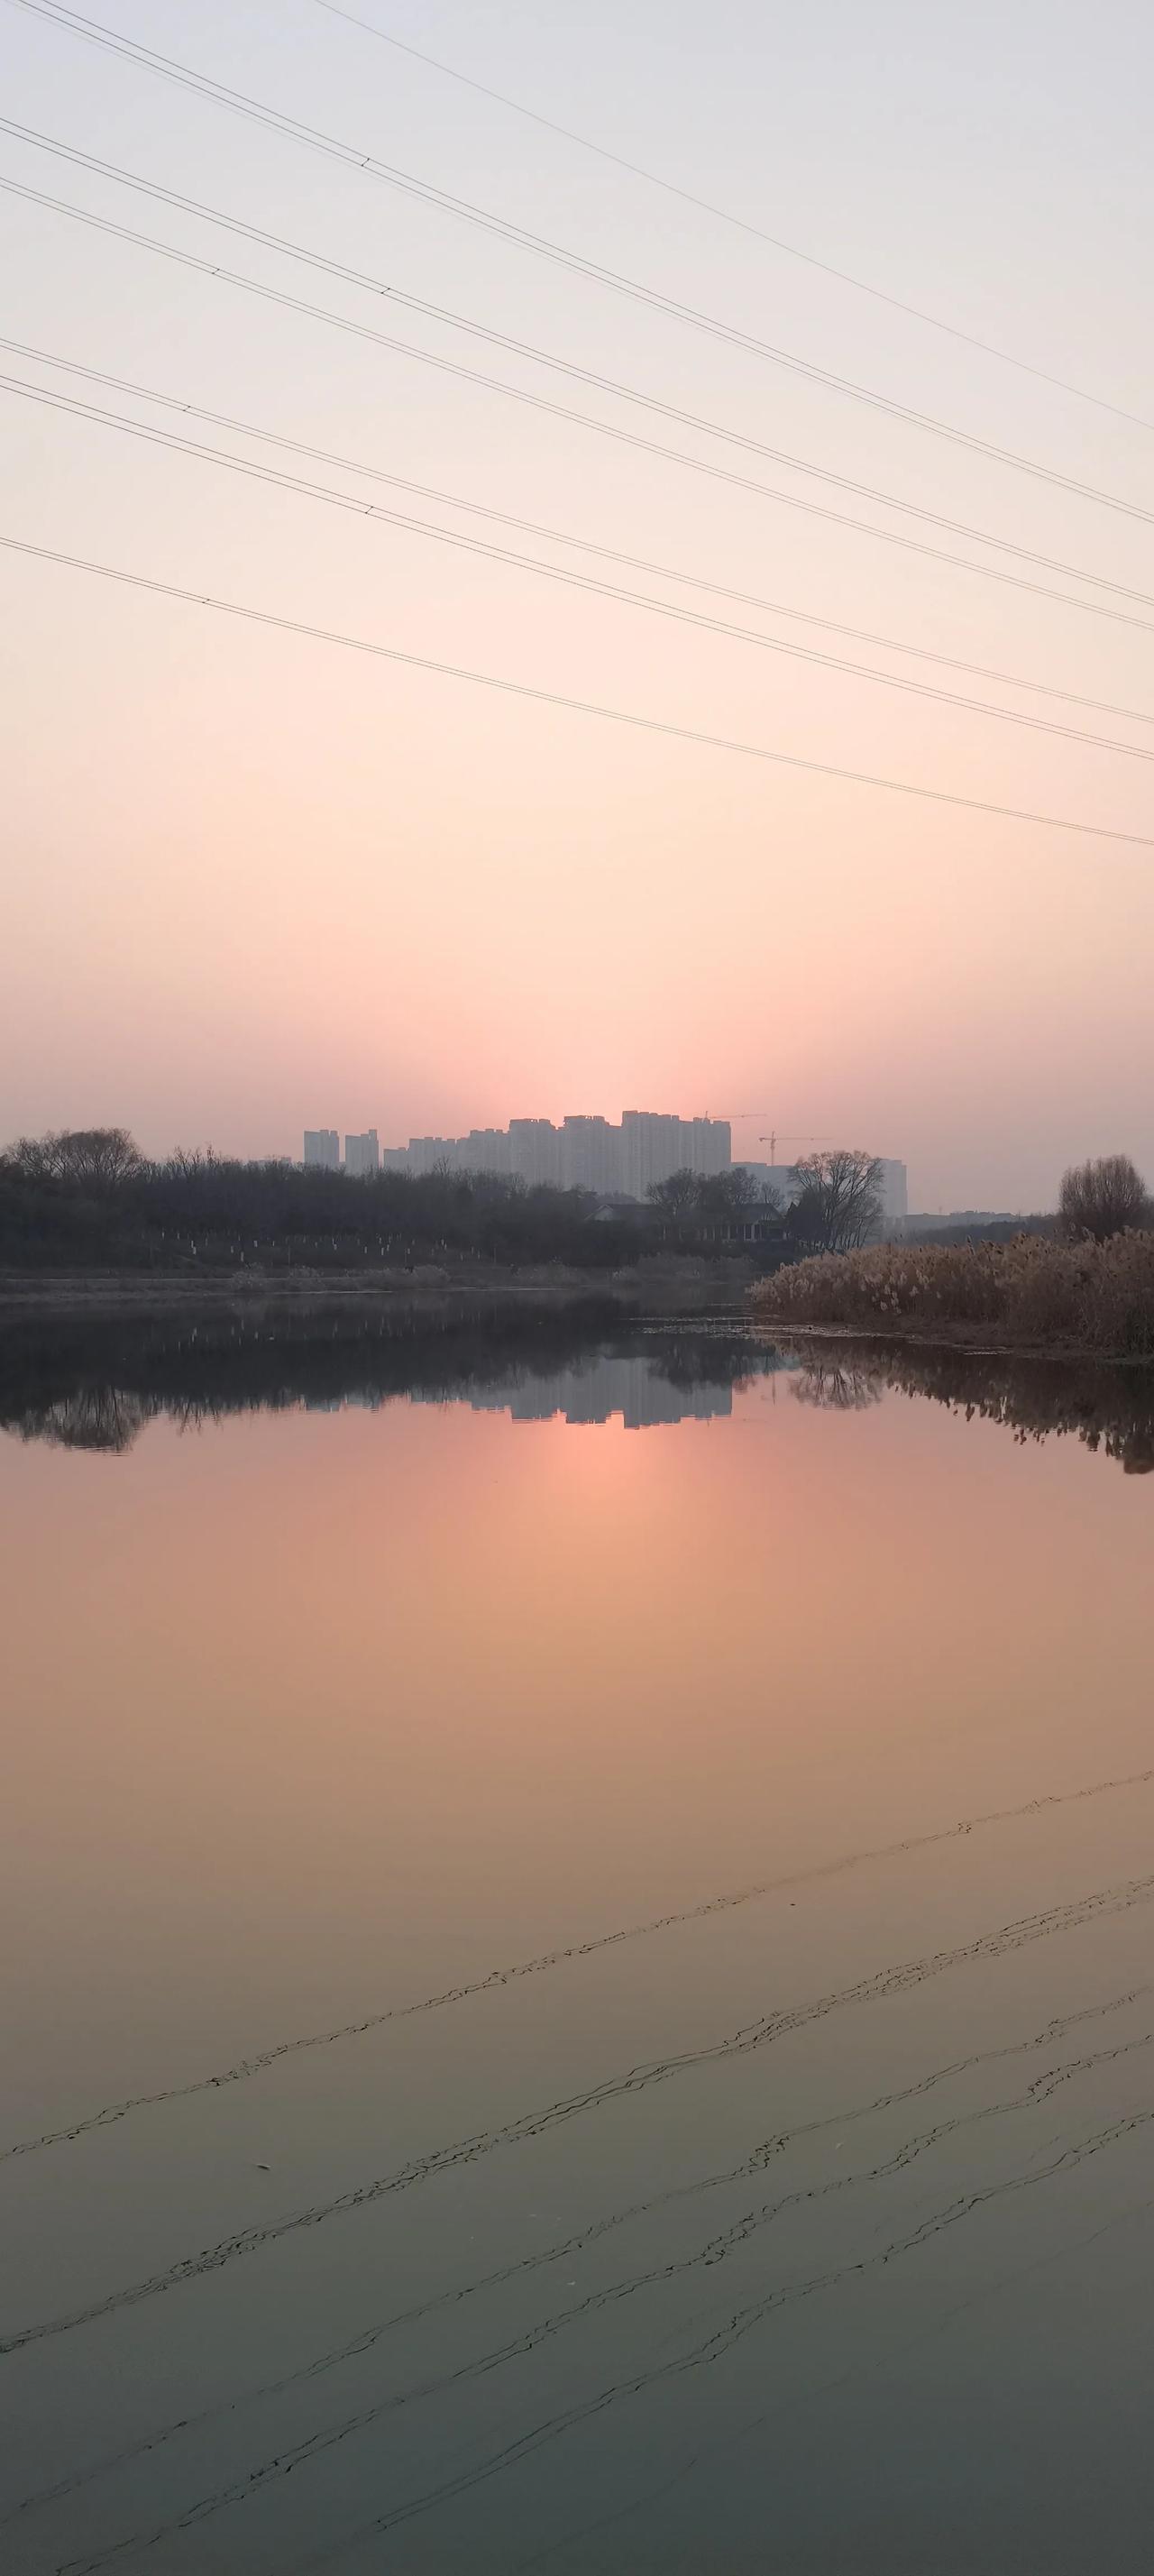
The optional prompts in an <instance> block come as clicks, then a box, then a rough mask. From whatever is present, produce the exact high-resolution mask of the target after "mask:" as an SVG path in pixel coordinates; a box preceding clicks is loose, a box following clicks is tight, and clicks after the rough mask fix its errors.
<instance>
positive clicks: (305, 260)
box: [0, 116, 1154, 587]
mask: <svg viewBox="0 0 1154 2576" xmlns="http://www.w3.org/2000/svg"><path fill="white" fill-rule="evenodd" d="M0 134H11V135H13V136H14V137H15V139H16V140H17V142H20V143H28V144H31V145H32V147H33V149H34V150H35V151H37V152H45V153H48V154H50V155H51V157H52V159H53V160H57V161H67V162H71V163H72V164H73V166H74V167H75V168H77V169H81V170H91V171H94V172H95V173H96V175H97V177H98V178H101V179H111V180H113V181H114V182H115V184H116V186H117V187H120V188H128V189H130V190H131V191H132V192H133V194H134V195H136V196H141V197H151V198H152V199H154V201H155V202H156V203H157V204H159V205H164V206H175V208H176V209H177V212H178V213H180V214H184V215H193V216H194V217H195V218H196V220H197V222H198V223H205V224H212V225H215V226H216V227H217V229H218V230H219V231H221V232H228V233H235V234H236V235H237V236H238V238H239V239H240V240H242V241H251V242H256V243H258V244H259V246H260V248H261V249H262V250H271V251H273V252H275V253H276V255H277V256H278V257H279V258H281V259H289V260H293V261H294V262H296V264H297V265H298V266H300V267H303V268H316V269H320V270H321V272H322V273H323V274H324V275H325V276H327V277H339V278H341V279H342V280H344V282H345V283H346V284H347V285H349V286H356V287H361V288H363V289H364V291H365V292H366V293H367V294H370V295H376V296H381V297H384V298H385V299H386V300H387V302H389V303H390V304H398V305H400V306H402V308H403V309H404V310H405V311H406V312H410V313H421V314H424V315H425V316H426V318H427V319H428V320H430V321H433V322H443V323H445V324H447V326H448V328H449V329H450V330H452V331H462V332H464V333H465V334H466V336H467V337H468V338H470V339H474V340H483V341H485V342H486V343H487V345H488V346H489V347H490V348H497V349H507V350H508V351H509V352H510V353H511V355H512V356H514V357H518V358H528V359H530V360H531V362H532V363H533V365H534V366H538V367H545V368H547V369H548V370H549V371H550V373H551V374H554V375H562V376H569V377H572V378H573V379H574V380H575V381H576V382H577V383H578V384H583V385H590V386H592V388H593V389H594V391H595V392H598V393H607V394H612V395H613V396H614V398H615V399H616V400H618V401H621V402H629V403H634V404H636V405H637V407H638V409H640V410H644V411H652V412H656V413H658V414H659V415H660V416H661V418H662V419H665V420H673V421H676V422H678V423H679V425H680V426H681V427H682V428H683V429H693V430H697V431H699V432H701V433H702V435H704V436H705V437H707V438H717V439H721V440H722V441H723V442H724V444H725V445H726V446H729V447H740V448H743V449H745V450H746V451H747V452H748V453H749V454H751V455H754V456H765V457H768V459H769V460H770V462H771V463H772V464H774V465H784V466H786V467H788V469H789V471H790V473H791V474H805V475H808V476H809V477H810V478H811V479H812V480H813V481H814V482H818V483H828V484H830V485H831V486H832V487H833V488H834V489H835V490H837V491H839V492H852V493H854V494H855V495H856V497H857V498H858V499H860V500H865V501H876V502H878V503H879V505H880V506H881V508H883V509H886V510H899V511H901V513H902V515H903V516H904V517H905V518H909V519H919V520H922V521H923V522H925V523H926V524H927V525H928V526H930V527H935V528H945V529H947V530H948V531H949V532H950V534H951V535H953V536H961V537H968V538H970V539H971V540H972V541H973V542H974V543H976V544H978V545H983V546H992V547H994V548H996V549H997V550H998V551H1000V552H1001V553H1004V554H1013V555H1023V556H1025V557H1026V559H1027V560H1028V561H1030V562H1033V563H1041V564H1044V565H1046V566H1047V567H1048V568H1049V570H1051V571H1058V572H1065V573H1073V574H1074V575H1075V577H1076V578H1077V579H1078V580H1080V581H1093V582H1097V581H1099V579H1100V576H1099V575H1098V574H1097V573H1092V572H1090V573H1087V572H1082V571H1080V570H1078V568H1077V567H1076V566H1074V565H1071V564H1066V563H1061V562H1056V561H1055V560H1054V558H1053V557H1051V556H1048V555H1035V554H1031V553H1030V552H1029V550H1028V549H1027V548H1025V547H1022V546H1016V545H1014V544H1013V543H1012V542H1011V540H1010V539H1009V538H1007V537H997V536H992V535H990V534H989V533H988V531H987V530H986V529H984V528H975V527H972V526H970V524H969V522H968V521H967V520H965V519H952V518H947V517H946V516H945V515H944V514H943V513H942V512H941V511H940V510H927V509H925V508H924V507H923V506H922V505H921V504H920V503H919V502H916V501H907V500H903V499H902V497H901V495H900V494H898V493H893V492H886V491H883V490H882V489H881V488H880V487H879V486H878V485H876V484H873V483H860V482H858V481H856V480H855V479H854V478H853V477H852V476H851V475H848V474H836V473H834V472H832V471H831V470H830V468H829V467H827V466H821V465H815V464H813V462H812V461H811V459H810V458H808V457H805V456H795V455H794V454H793V452H792V450H790V449H789V448H784V447H771V446H770V445H769V444H768V442H767V441H766V440H765V439H763V438H754V437H753V436H752V434H751V433H750V432H749V431H748V430H742V429H731V428H729V427H727V426H726V424H725V423H724V422H721V421H715V420H710V419H708V418H706V417H705V416H704V415H703V414H702V413H700V412H692V411H686V410H684V409H683V407H682V406H681V405H680V404H677V403H671V402H666V401H665V400H664V398H663V396H661V395H660V394H652V393H647V392H645V391H644V389H643V388H640V387H638V386H636V385H629V384H624V383H623V382H622V381H621V379H620V378H619V377H617V376H606V375H602V374H601V373H600V372H599V371H598V370H597V369H596V368H593V367H583V366H581V365H580V364H579V363H578V361H577V360H576V359H573V358H561V357H558V356H556V354H555V353H554V352H553V351H552V350H549V349H543V348H541V347H540V345H539V343H538V342H536V341H533V340H520V339H517V338H516V337H515V336H514V334H513V333H511V332H508V331H498V330H496V329H495V328H494V326H493V325H492V324H491V323H487V322H478V321H477V320H475V318H474V317H473V316H472V315H471V314H468V313H458V312H455V311H454V310H453V309H452V307H451V306H449V305H445V304H434V303H432V302H431V301H430V300H429V298H428V297H427V296H424V295H413V294H411V293H410V292H409V290H408V289H407V288H405V287H401V286H395V285H393V284H392V282H391V281H390V280H389V279H387V278H382V277H374V276H373V275H372V274H371V272H370V271H368V270H366V269H360V268H352V267H350V265H349V264H348V262H347V261H346V260H339V259H333V258H331V257H330V256H329V255H328V253H327V252H324V251H317V250H312V249H310V248H309V247H308V245H307V244H305V243H302V242H294V241H290V240H289V239H288V238H287V237H286V235H285V234H283V233H274V232H270V231H268V229H267V228H266V227H265V226H264V225H261V224H250V223H246V222H245V220H244V217H243V216H241V215H229V214H225V213H224V212H223V211H222V209H221V208H220V207H219V206H210V205H207V204H206V203H205V201H204V199H203V198H200V197H186V196H184V195H182V194H181V192H180V191H179V190H178V189H176V188H166V187H164V186H163V185H162V184H161V182H160V181H159V180H156V179H143V178H141V176H140V174H139V172H138V171H135V170H126V169H124V168H123V167H122V165H121V164H120V163H119V162H116V161H103V160H100V159H98V157H97V156H96V154H95V153H92V152H82V151H80V150H78V149H77V147H76V146H75V145H73V144H69V143H61V142H59V141H58V139H57V138H56V136H55V135H51V134H43V133H41V132H40V131H39V130H38V128H37V127H35V126H31V125H18V124H17V123H16V121H15V119H14V118H12V117H8V116H0ZM1041 470H1043V469H1039V471H1041ZM1117 506H1118V507H1119V508H1120V509H1122V510H1124V511H1125V513H1126V515H1127V516H1128V517H1130V518H1134V519H1139V520H1141V521H1142V522H1143V523H1144V524H1145V525H1146V526H1148V527H1154V510H1148V509H1144V508H1143V507H1142V506H1141V505H1140V504H1139V503H1138V502H1136V501H1135V502H1120V503H1119V504H1118V505H1117ZM1103 586H1104V587H1111V586H1112V585H1110V584H1104V585H1103Z"/></svg>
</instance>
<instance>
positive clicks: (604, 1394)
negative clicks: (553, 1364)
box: [468, 1356, 733, 1431]
mask: <svg viewBox="0 0 1154 2576" xmlns="http://www.w3.org/2000/svg"><path fill="white" fill-rule="evenodd" d="M468 1402H469V1403H470V1404H471V1405H472V1407H473V1410H474V1412H484V1413H508V1414H509V1416H510V1418H511V1420H512V1421H514V1422H551V1421H554V1420H555V1419H556V1417H557V1415H558V1414H562V1415H563V1416H564V1419H565V1421H566V1422H571V1423H583V1422H589V1423H592V1422H609V1421H611V1420H612V1419H613V1417H614V1415H620V1418H621V1420H622V1422H623V1423H624V1425H625V1429H626V1430H627V1431H648V1430H651V1429H654V1428H655V1427H656V1426H657V1425H658V1424H659V1423H666V1422H711V1421H713V1420H715V1419H717V1418H718V1417H720V1416H723V1415H726V1414H730V1413H732V1411H733V1388H732V1386H731V1385H725V1386H690V1387H680V1386H674V1385H673V1383H672V1381H671V1380H670V1379H669V1378H668V1377H666V1376H665V1375H664V1374H663V1372H662V1371H661V1369H660V1368H659V1367H658V1366H657V1365H656V1363H655V1362H654V1361H653V1360H651V1359H646V1358H643V1357H640V1356H629V1357H626V1358H605V1359H599V1360H598V1361H597V1362H596V1365H595V1366H594V1367H593V1368H567V1369H556V1370H553V1371H551V1372H550V1374H549V1375H548V1376H547V1377H533V1378H531V1379H529V1380H528V1381H527V1382H522V1383H518V1384H514V1385H512V1386H509V1385H506V1386H494V1387H484V1388H481V1387H478V1388H476V1389H470V1390H469V1392H468Z"/></svg>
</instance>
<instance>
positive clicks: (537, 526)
mask: <svg viewBox="0 0 1154 2576" xmlns="http://www.w3.org/2000/svg"><path fill="white" fill-rule="evenodd" d="M0 350H7V352H8V353H9V355H10V356H13V357H18V358H30V359H32V360H33V362H34V363H35V364H36V365H37V366H42V367H54V368H56V369H57V370H59V371H60V372H61V373H63V374H65V375H69V376H77V377H80V378H82V379H83V380H84V381H85V382H86V383H87V384H95V385H103V386H104V387H105V388H106V389H108V390H109V391H111V392H114V393H122V394H131V395H132V396H133V397H134V399H135V400H136V401H138V402H148V403H156V404H158V405H159V406H160V407H161V408H162V409H163V410H166V411H175V412H179V413H180V414H181V416H182V418H185V419H189V420H200V421H206V422H207V423H208V424H209V425H210V426H211V427H213V428H215V429H230V430H234V431H235V432H236V433H237V434H238V435H239V436H240V437H243V438H255V439H259V440H260V441H261V442H262V444H263V445H265V446H268V447H277V448H282V449H284V450H286V451H287V452H288V453H289V454H290V455H293V456H304V457H308V458H309V459H310V460H311V461H312V462H313V463H314V464H320V465H332V466H335V467H336V468H337V470H338V471H339V472H340V473H343V474H360V475H364V476H366V477H368V478H369V479H370V480H371V481H372V482H374V483H385V484H388V485H389V486H390V487H391V488H392V489H393V490H395V491H401V492H412V493H414V494H416V496H417V497H418V499H420V500H423V501H436V502H438V503H440V505H441V507H442V508H444V509H450V510H464V511H465V512H466V513H467V514H468V515H469V516H470V517H473V518H478V519H485V520H490V521H493V522H494V523H495V524H496V525H497V526H499V527H503V528H514V529H516V530H517V531H518V532H519V533H520V534H521V535H524V536H532V537H543V538H544V539H545V540H546V542H547V543H548V544H550V545H555V546H570V547H573V548H575V549H576V550H577V551H578V552H579V553H581V554H588V555H595V556H597V557H598V558H599V560H600V561H601V562H603V563H612V564H622V565H624V566H625V567H626V568H627V569H628V570H629V571H631V572H643V573H649V574H652V575H654V576H655V577H656V578H657V579H658V580H661V581H673V582H679V583H681V584H682V585H683V586H684V587H686V588H688V589H690V590H698V591H703V592H705V593H706V594H707V595H708V596H709V597H710V598H712V599H727V600H732V601H733V602H734V603H735V604H736V605H738V606H739V607H742V608H756V609H760V610H762V611H763V612H764V613H765V614H766V615H768V616H771V617H790V618H795V619H797V620H798V621H799V622H800V623H801V624H802V625H805V626H817V627H820V628H821V629H822V630H823V632H825V633H826V634H831V635H844V636H846V637H848V638H849V639H850V640H851V641H852V642H854V643H856V644H873V645H876V646H877V647H879V649H880V650H882V651H883V652H886V653H902V654H906V655H908V656H910V657H912V658H913V659H914V660H915V661H919V662H933V663H935V664H937V665H938V666H939V668H941V669H944V670H947V671H963V672H965V673H966V674H967V675H968V676H969V677H970V678H972V679H981V680H996V681H998V682H999V683H1000V684H1001V685H1002V686H1003V687H1004V688H1009V689H1028V690H1029V691H1030V692H1031V693H1032V694H1033V695H1034V696H1037V697H1043V698H1054V699H1057V700H1060V701H1061V703H1062V704H1063V705H1065V706H1074V707H1085V708H1087V709H1089V710H1090V711H1091V712H1092V713H1094V714H1095V715H1108V716H1122V717H1124V718H1125V719H1126V721H1127V722H1128V723H1132V724H1146V725H1154V713H1151V712H1149V711H1148V710H1146V709H1144V708H1141V707H1125V706H1120V705H1119V704H1118V703H1117V701H1116V700H1114V699H1111V698H1089V697H1085V696H1083V695H1082V694H1081V693H1080V692H1079V691H1077V690H1074V689H1061V688H1058V687H1057V686H1056V685H1055V684H1054V683H1053V682H1050V681H1046V680H1033V679H1024V678H1023V677H1022V675H1021V673H1020V672H1016V671H1001V670H998V669H997V668H995V667H994V666H992V665H991V664H990V663H987V662H965V661H961V660H960V659H958V658H957V656H955V655H952V654H949V653H935V652H933V651H931V649H930V647H929V646H928V645H926V644H910V643H906V642H903V641H902V640H901V639H900V638H898V637H896V636H893V635H879V634H877V633H876V631H875V630H873V629H871V628H870V627H864V626H847V625H845V624H844V623H843V622H842V621H840V620H839V619H837V618H834V617H821V616H819V615H817V614H816V612H815V611H813V610H812V609H806V608H795V607H793V606H791V605H789V604H787V603H786V602H784V601H782V600H779V599H766V598H765V597H764V596H762V595H760V594H759V593H758V592H757V591H750V590H738V589H736V588H734V587H733V586H732V585H730V584H728V583H725V582H718V581H707V580H706V579H705V578H704V577H703V575H701V574H699V573H691V572H682V571H680V570H679V569H676V568H675V567H674V566H672V565H671V564H662V563H654V562H653V561H652V559H651V558H650V557H649V556H646V555H633V554H627V553H625V552H624V551H623V550H622V549H621V548H620V547H618V546H605V545H599V544H597V542H596V541H595V540H594V539H593V538H591V537H577V536H574V535H573V534H572V532H571V531H569V530H567V529H563V528H551V527H548V526H545V525H543V524H542V522H541V521H540V520H537V519H524V518H518V517H516V516H515V515H514V514H513V513H512V512H511V511H508V510H498V509H495V508H494V507H493V506H492V504H491V503H488V502H483V501H471V500H466V499H465V498H464V497H463V496H462V494H461V493H459V492H444V491H441V490H440V489H439V487H438V486H437V485H436V484H431V483H416V482H414V481H413V480H412V479H411V477H409V476H407V475H404V474H393V473H390V472H389V471H388V470H387V469H386V468H385V467H384V466H381V465H369V464H366V462H365V461H364V459H363V458H359V457H352V456H341V455H339V454H337V453H335V452H334V451H333V449H331V448H327V447H315V446H312V445H311V444H309V443H308V442H307V441H306V440H304V439H299V438H289V437H287V436H286V434H285V433H284V431H282V430H275V429H265V428H261V427H258V426H257V424H256V423H255V422H253V421H250V420H238V419H237V418H236V417H235V415H234V414H233V413H230V412H221V411H213V410H210V409H209V408H208V407H207V406H206V405H204V404H201V403H194V402H189V401H188V400H186V398H185V397H184V396H183V395H181V394H166V393H160V392H159V391H158V390H157V388H156V386H155V385H141V384H137V383H136V382H135V380H134V379H133V378H132V377H130V376H114V375H110V374H109V373H108V372H107V370H105V369H104V368H101V367H87V366H83V365H81V363H80V361H79V360H78V359H75V358H62V357H61V356H59V354H58V353H57V352H56V351H54V350H50V349H38V348H36V347H35V346H34V345H32V344H31V343H30V342H28V341H25V340H10V339H6V338H5V337H4V336H3V334H0ZM399 524H401V525H402V526H411V525H417V524H419V523H418V522H415V521H410V520H409V519H407V518H405V517H401V518H400V520H399ZM436 533H438V534H440V535H451V534H452V532H451V531H447V530H443V529H442V530H438V531H437V532H436ZM510 559H511V560H517V558H515V557H512V558H510ZM1097 738H1098V737H1095V739H1097Z"/></svg>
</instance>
